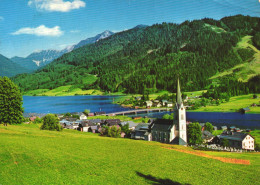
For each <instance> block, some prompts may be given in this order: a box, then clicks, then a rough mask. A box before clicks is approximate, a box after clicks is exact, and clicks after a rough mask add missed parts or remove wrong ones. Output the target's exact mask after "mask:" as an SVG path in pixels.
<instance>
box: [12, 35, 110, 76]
mask: <svg viewBox="0 0 260 185" xmlns="http://www.w3.org/2000/svg"><path fill="white" fill-rule="evenodd" d="M113 34H114V33H113V32H111V31H108V30H106V31H104V32H102V33H100V34H98V35H96V36H94V37H91V38H87V39H85V40H82V41H80V42H79V43H78V44H75V45H72V46H67V47H66V48H64V49H62V50H53V49H50V50H40V51H35V52H33V53H31V54H30V55H28V56H27V57H17V56H15V57H12V58H11V59H10V60H12V61H13V62H14V63H16V64H18V65H20V66H22V67H23V68H25V69H26V72H33V71H35V70H37V69H39V68H41V67H43V66H45V65H47V64H49V63H51V62H52V61H53V60H54V59H56V58H59V57H60V56H62V55H63V54H65V53H68V52H71V51H72V50H74V49H77V48H80V47H82V46H84V45H87V44H92V43H95V42H98V41H99V40H102V39H105V38H107V37H109V36H111V35H113ZM19 73H20V72H18V73H12V74H19Z"/></svg>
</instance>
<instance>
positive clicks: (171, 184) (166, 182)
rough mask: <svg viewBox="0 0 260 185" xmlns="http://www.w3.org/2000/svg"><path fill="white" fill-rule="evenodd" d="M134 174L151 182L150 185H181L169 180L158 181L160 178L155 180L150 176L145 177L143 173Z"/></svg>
mask: <svg viewBox="0 0 260 185" xmlns="http://www.w3.org/2000/svg"><path fill="white" fill-rule="evenodd" d="M136 174H137V175H138V176H140V177H143V178H144V179H147V180H149V181H151V184H153V185H160V184H161V185H162V184H164V185H183V184H181V183H179V182H176V181H172V180H171V179H160V178H156V177H154V176H152V175H145V174H143V173H140V172H136ZM185 185H189V184H185Z"/></svg>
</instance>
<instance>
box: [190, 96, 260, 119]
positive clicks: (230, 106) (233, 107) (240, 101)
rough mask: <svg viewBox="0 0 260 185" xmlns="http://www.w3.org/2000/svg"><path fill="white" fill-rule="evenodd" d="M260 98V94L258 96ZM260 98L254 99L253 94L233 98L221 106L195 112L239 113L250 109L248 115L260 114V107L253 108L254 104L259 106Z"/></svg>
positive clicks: (203, 108)
mask: <svg viewBox="0 0 260 185" xmlns="http://www.w3.org/2000/svg"><path fill="white" fill-rule="evenodd" d="M257 95H258V97H259V94H257ZM259 101H260V100H259V98H257V99H253V94H249V95H241V96H234V97H231V98H230V100H229V102H225V103H221V104H220V105H218V106H217V105H214V106H213V105H212V106H206V107H200V108H199V109H196V110H193V111H196V112H237V111H239V109H241V108H245V107H249V108H250V112H248V113H257V114H259V113H260V107H251V105H252V104H253V103H255V104H259Z"/></svg>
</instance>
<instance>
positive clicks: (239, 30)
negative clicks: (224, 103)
mask: <svg viewBox="0 0 260 185" xmlns="http://www.w3.org/2000/svg"><path fill="white" fill-rule="evenodd" d="M247 35H249V36H251V38H252V40H251V41H250V42H251V44H252V45H254V47H256V48H258V49H259V48H260V43H259V37H260V18H257V17H249V16H242V15H237V16H231V17H225V18H222V19H221V20H213V19H210V18H205V19H202V20H194V21H185V22H183V23H182V24H173V23H162V24H155V25H152V26H142V25H140V26H137V27H135V28H133V29H130V30H127V31H123V32H119V33H116V34H114V35H112V36H110V37H108V38H106V39H103V40H100V41H98V42H96V43H94V44H89V45H85V46H83V47H81V48H78V49H76V50H74V51H72V52H70V53H67V54H64V55H63V56H61V57H60V58H58V59H56V60H55V61H53V62H52V63H50V64H48V65H47V66H45V67H44V68H42V69H40V70H38V71H36V72H35V73H32V74H20V75H17V76H16V77H14V78H13V80H14V82H15V83H16V84H18V85H19V86H20V88H21V89H22V91H28V90H34V89H54V88H56V87H60V86H65V85H73V87H75V88H81V89H99V90H103V91H106V92H118V91H120V92H125V93H141V94H142V93H143V92H144V91H147V90H148V91H149V92H150V93H152V92H156V91H158V90H168V91H170V92H175V87H176V79H177V77H178V76H179V78H180V81H181V84H182V89H183V90H184V91H194V90H201V89H206V88H207V89H210V88H211V89H212V87H213V89H214V88H215V93H218V92H219V91H228V92H229V93H230V95H238V94H244V93H249V92H259V91H260V88H259V86H258V85H257V83H259V78H260V77H259V75H258V76H251V77H250V79H248V80H247V81H246V82H239V81H238V79H237V78H236V77H235V76H234V75H232V74H229V75H226V76H224V77H219V78H217V79H210V77H212V76H213V75H215V74H217V73H221V72H223V71H225V70H227V69H230V68H232V67H234V66H236V65H238V64H242V63H245V62H248V63H249V62H251V61H252V60H253V59H254V54H255V51H254V50H253V49H252V48H249V47H247V48H239V47H238V46H237V44H238V42H239V41H240V40H241V38H242V37H244V36H247ZM237 70H239V69H237ZM234 72H236V71H234ZM88 79H91V80H88ZM93 79H96V80H94V81H93ZM213 81H214V83H213ZM228 87H230V88H228Z"/></svg>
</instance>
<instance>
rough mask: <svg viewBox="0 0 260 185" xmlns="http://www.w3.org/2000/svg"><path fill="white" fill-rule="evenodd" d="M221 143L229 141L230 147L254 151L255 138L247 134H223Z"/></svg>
mask: <svg viewBox="0 0 260 185" xmlns="http://www.w3.org/2000/svg"><path fill="white" fill-rule="evenodd" d="M219 138H220V142H222V141H223V139H227V140H228V142H229V146H230V147H234V148H238V149H244V150H254V138H253V137H252V136H251V135H249V134H247V133H241V132H228V131H227V132H223V133H222V134H221V135H220V136H219Z"/></svg>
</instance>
